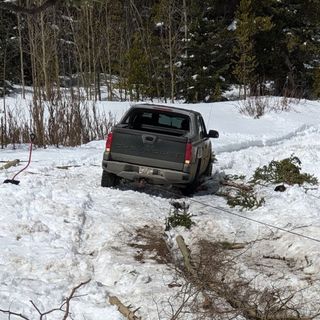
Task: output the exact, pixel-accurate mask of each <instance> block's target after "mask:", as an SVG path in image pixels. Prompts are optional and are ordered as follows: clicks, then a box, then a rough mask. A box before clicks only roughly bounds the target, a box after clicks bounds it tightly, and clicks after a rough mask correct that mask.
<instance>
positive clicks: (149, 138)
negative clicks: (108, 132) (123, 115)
mask: <svg viewBox="0 0 320 320" xmlns="http://www.w3.org/2000/svg"><path fill="white" fill-rule="evenodd" d="M186 143H187V138H186V137H181V136H180V137H177V136H170V135H165V134H159V133H148V132H145V131H138V130H130V129H126V128H116V127H115V128H114V130H113V140H112V148H111V160H113V161H124V162H129V163H132V164H139V165H143V166H149V167H157V168H163V169H171V170H179V171H182V170H183V166H184V156H185V149H186Z"/></svg>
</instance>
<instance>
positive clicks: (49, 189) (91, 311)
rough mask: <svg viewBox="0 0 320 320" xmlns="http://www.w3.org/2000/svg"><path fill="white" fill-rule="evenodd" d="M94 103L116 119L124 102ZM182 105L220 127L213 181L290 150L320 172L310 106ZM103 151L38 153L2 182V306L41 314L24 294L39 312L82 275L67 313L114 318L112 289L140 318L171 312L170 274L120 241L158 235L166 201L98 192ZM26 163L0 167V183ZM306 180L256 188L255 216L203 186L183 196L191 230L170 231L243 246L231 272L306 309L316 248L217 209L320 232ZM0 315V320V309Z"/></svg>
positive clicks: (316, 115)
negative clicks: (295, 294)
mask: <svg viewBox="0 0 320 320" xmlns="http://www.w3.org/2000/svg"><path fill="white" fill-rule="evenodd" d="M6 103H7V104H8V105H10V106H11V108H18V106H20V105H21V106H22V107H23V106H27V105H28V102H27V101H22V100H18V98H17V97H16V98H7V100H6ZM97 106H98V108H99V109H100V110H105V112H109V111H110V112H111V113H112V114H113V115H115V116H116V118H117V119H119V118H120V117H121V116H122V115H123V113H124V112H125V110H127V109H128V108H129V106H130V104H129V103H128V102H123V103H120V102H108V101H105V102H99V103H97ZM180 107H183V108H188V109H194V110H198V111H200V112H201V113H202V115H203V117H204V119H205V121H206V125H207V128H208V129H216V130H218V131H219V133H220V138H219V139H214V140H212V143H213V146H214V150H215V154H216V157H217V159H218V162H217V163H215V169H214V177H213V180H212V181H214V180H215V178H217V177H218V178H219V176H220V175H224V174H237V175H245V176H246V177H247V178H248V179H249V178H250V177H251V176H252V174H253V172H254V170H255V168H257V167H258V166H262V165H265V164H268V163H269V162H270V161H271V160H273V159H275V160H280V159H283V158H286V157H289V156H290V155H291V154H294V155H295V156H297V157H299V158H300V159H301V161H302V170H303V171H304V172H308V173H310V174H313V175H315V176H316V177H317V178H318V179H320V167H319V165H318V164H319V163H320V103H319V102H315V101H303V102H302V101H301V102H300V103H297V104H295V105H293V106H292V108H291V110H290V111H288V112H281V113H279V112H270V113H268V114H266V115H264V116H263V117H261V118H260V119H252V118H249V117H247V116H244V115H242V114H240V113H239V112H238V109H239V102H221V103H206V104H190V105H186V104H183V105H180ZM103 148H104V141H93V142H90V143H88V144H86V145H83V146H80V147H77V148H59V149H57V148H54V147H48V148H47V149H41V148H37V149H35V150H34V152H33V161H32V163H31V165H30V167H29V168H28V169H27V170H26V171H25V172H24V173H22V174H21V175H20V176H19V177H18V178H17V179H18V180H20V181H21V182H20V185H19V186H16V185H12V184H1V185H0V199H1V215H0V239H1V241H0V252H1V253H0V309H6V310H8V309H10V310H11V311H14V312H18V313H22V314H24V315H28V317H29V318H30V319H34V318H37V317H38V316H39V315H38V313H37V311H36V310H35V308H34V307H33V306H32V304H31V303H30V300H32V301H33V303H34V304H35V305H36V306H37V307H38V308H39V309H40V310H41V311H42V312H44V311H48V310H51V309H52V308H59V307H60V306H61V304H62V300H63V298H64V297H66V296H68V295H69V294H70V292H71V290H72V288H74V287H75V286H77V285H79V284H80V283H81V282H84V281H87V280H89V279H91V281H90V282H89V283H88V284H87V285H85V286H83V287H81V288H80V289H79V290H78V291H77V296H78V297H77V298H74V299H72V300H71V302H70V310H71V312H72V315H73V318H74V319H87V320H90V319H92V320H93V319H95V320H100V319H101V320H102V319H111V320H120V319H123V318H122V317H121V315H120V313H119V312H118V311H117V309H116V307H114V306H111V305H110V304H109V302H108V297H109V296H110V295H116V296H117V297H119V299H120V300H121V301H123V302H124V303H125V304H126V305H128V304H131V305H132V306H134V308H138V307H141V309H140V310H139V311H138V313H139V314H140V315H141V316H142V318H143V319H158V316H159V318H160V319H170V312H169V311H170V308H169V301H171V300H170V299H172V297H174V295H175V293H176V292H177V291H178V290H179V288H170V289H169V288H168V284H169V283H171V282H172V281H173V280H174V279H175V277H176V275H175V273H174V272H173V270H172V269H171V268H170V267H169V266H166V265H163V264H158V263H156V262H155V261H153V260H151V259H150V260H146V261H145V263H140V262H139V261H137V260H135V259H134V254H135V253H136V249H134V248H133V247H130V245H129V244H130V243H132V242H133V241H134V240H133V239H134V234H135V230H136V229H137V228H141V227H143V226H146V225H147V226H150V227H152V228H154V229H155V230H157V229H159V230H163V227H164V223H165V219H166V217H167V216H168V213H169V211H170V207H171V206H170V197H169V198H168V196H162V193H161V192H149V191H148V189H147V191H146V192H140V191H138V190H136V189H135V188H134V187H127V188H121V189H108V188H101V187H100V178H101V160H102V153H103ZM27 157H28V146H27V145H22V146H18V148H17V149H15V150H12V149H11V148H7V149H4V150H1V151H0V161H8V160H13V159H20V160H27ZM23 165H25V163H21V166H19V167H17V168H10V169H8V170H0V181H1V179H2V180H4V179H7V178H11V177H12V176H13V175H14V173H16V172H17V170H19V169H20V167H22V166H23ZM63 167H65V168H63ZM212 181H211V182H210V181H208V183H209V184H210V183H211V184H213V182H212ZM306 187H310V186H305V188H304V187H301V186H291V187H288V188H287V190H286V191H285V192H283V193H278V192H274V191H273V188H272V186H271V187H263V186H260V187H259V188H258V191H259V192H260V194H261V195H262V196H263V197H264V198H265V201H266V202H265V204H264V205H263V206H262V207H260V208H258V209H255V210H252V211H240V209H239V208H234V209H230V208H229V207H228V206H227V204H226V201H225V200H224V199H223V198H221V197H218V196H217V195H215V194H212V193H210V192H204V191H201V192H199V193H197V194H195V195H194V197H193V198H186V199H184V200H185V201H186V202H187V203H189V204H190V212H191V214H193V215H194V217H193V219H194V222H195V225H194V226H193V227H192V228H191V230H190V231H187V230H185V229H183V228H178V229H177V230H175V231H173V232H172V237H174V236H175V234H178V233H180V234H182V235H183V236H184V238H185V240H186V242H187V244H188V245H190V246H191V247H192V245H193V244H194V243H195V242H196V241H197V240H199V239H201V238H205V239H209V240H212V241H229V242H237V243H244V244H246V245H247V248H246V250H245V252H244V253H243V254H242V255H241V257H240V258H239V266H238V268H239V269H238V272H239V274H242V276H245V277H247V278H248V279H255V280H254V284H255V286H256V287H257V288H262V289H263V288H264V287H268V286H270V287H271V286H278V287H287V286H289V287H292V288H293V289H295V290H303V296H300V298H298V299H300V300H299V301H298V302H303V304H304V305H305V306H306V309H307V310H311V306H312V305H316V304H317V303H318V302H317V299H318V292H319V289H320V288H319V283H318V282H317V278H318V273H319V272H320V247H319V243H317V242H316V241H312V240H310V239H307V238H303V237H300V236H297V235H294V234H291V233H286V232H282V231H279V230H277V229H272V228H268V227H266V226H264V225H261V224H257V223H253V222H251V221H248V220H245V219H241V218H240V217H237V216H232V215H230V214H228V213H227V212H223V211H221V210H219V208H222V209H226V210H228V211H231V212H234V213H237V214H241V215H243V216H245V217H249V218H250V219H254V220H257V221H260V222H264V223H267V224H271V225H274V226H278V227H280V228H284V229H287V230H290V231H292V232H296V233H299V234H303V235H306V236H308V237H311V238H315V239H320V218H319V217H320V216H319V209H318V208H319V204H320V193H319V190H318V188H317V187H316V188H311V187H310V188H309V189H307V188H306ZM209 190H210V188H209ZM182 200H183V199H182ZM206 204H208V205H210V207H209V206H206ZM173 239H174V238H173ZM263 257H279V258H281V259H279V260H275V259H274V260H272V259H267V258H263ZM282 258H283V260H282ZM310 283H311V284H312V285H310ZM308 308H310V309H308ZM62 314H63V313H62V312H61V311H56V312H53V313H51V314H50V315H48V316H47V319H61V318H62ZM12 318H13V317H12ZM0 319H8V315H5V314H2V313H0ZM190 319H191V318H190Z"/></svg>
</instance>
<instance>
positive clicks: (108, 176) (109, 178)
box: [101, 170, 119, 188]
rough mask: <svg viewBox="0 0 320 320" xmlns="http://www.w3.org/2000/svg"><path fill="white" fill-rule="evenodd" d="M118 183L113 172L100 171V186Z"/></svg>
mask: <svg viewBox="0 0 320 320" xmlns="http://www.w3.org/2000/svg"><path fill="white" fill-rule="evenodd" d="M118 184H119V177H117V176H116V175H115V174H113V173H110V172H107V171H104V170H103V171H102V178H101V187H108V188H110V187H115V186H117V185H118Z"/></svg>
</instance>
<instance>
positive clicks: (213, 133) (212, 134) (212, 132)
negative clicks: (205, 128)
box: [208, 130, 219, 138]
mask: <svg viewBox="0 0 320 320" xmlns="http://www.w3.org/2000/svg"><path fill="white" fill-rule="evenodd" d="M208 137H209V138H219V132H218V131H217V130H210V131H209V133H208Z"/></svg>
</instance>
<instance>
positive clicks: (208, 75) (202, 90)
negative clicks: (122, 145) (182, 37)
mask: <svg viewBox="0 0 320 320" xmlns="http://www.w3.org/2000/svg"><path fill="white" fill-rule="evenodd" d="M193 4H194V5H193V7H192V15H193V17H192V22H191V26H190V32H189V34H190V37H189V39H188V42H187V54H186V55H185V56H184V57H183V58H184V59H183V62H184V64H183V68H184V71H185V77H184V81H185V89H184V97H185V98H186V100H187V101H188V102H197V101H206V102H209V101H219V100H221V99H222V97H221V93H222V91H223V90H224V89H226V88H227V85H228V80H230V73H231V72H230V61H231V47H232V42H233V34H232V33H231V32H229V31H228V26H229V25H230V23H231V21H232V14H231V16H229V14H230V12H228V11H227V10H226V9H227V7H226V4H225V3H223V2H221V1H217V0H206V1H203V2H202V3H201V5H197V6H196V2H193ZM229 9H230V7H229Z"/></svg>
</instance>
